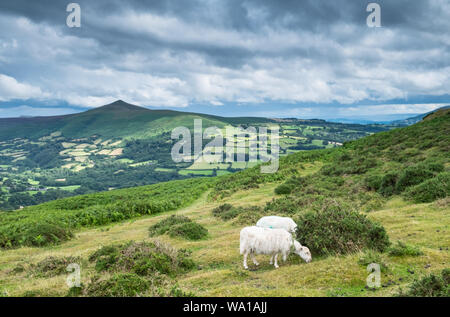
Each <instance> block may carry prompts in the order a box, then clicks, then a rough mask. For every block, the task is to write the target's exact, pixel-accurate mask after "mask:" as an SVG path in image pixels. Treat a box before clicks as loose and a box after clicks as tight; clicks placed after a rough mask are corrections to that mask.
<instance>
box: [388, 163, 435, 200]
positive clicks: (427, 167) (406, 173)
mask: <svg viewBox="0 0 450 317" xmlns="http://www.w3.org/2000/svg"><path fill="white" fill-rule="evenodd" d="M443 170H444V166H443V165H442V164H438V163H431V164H424V163H421V164H417V165H415V166H411V167H407V168H405V169H404V170H403V171H402V172H401V173H400V175H399V176H398V180H397V183H396V184H395V191H396V192H397V193H401V192H403V191H404V190H405V189H406V188H407V187H410V186H414V185H418V184H420V183H422V182H424V181H426V180H428V179H430V178H432V177H434V176H435V175H436V174H437V173H439V172H442V171H443Z"/></svg>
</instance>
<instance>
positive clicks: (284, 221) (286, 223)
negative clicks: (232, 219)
mask: <svg viewBox="0 0 450 317" xmlns="http://www.w3.org/2000/svg"><path fill="white" fill-rule="evenodd" d="M256 226H257V227H262V228H271V229H284V230H286V231H288V232H290V233H292V234H294V235H295V233H296V232H295V231H296V230H297V224H296V223H295V222H294V220H292V219H291V218H289V217H279V216H266V217H262V218H261V219H259V220H258V222H257V223H256Z"/></svg>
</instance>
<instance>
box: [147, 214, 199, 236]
mask: <svg viewBox="0 0 450 317" xmlns="http://www.w3.org/2000/svg"><path fill="white" fill-rule="evenodd" d="M190 221H191V219H189V218H188V217H185V216H178V215H172V216H170V217H167V218H164V219H163V220H161V221H159V222H157V223H156V224H154V225H152V226H151V227H150V228H149V233H150V236H151V237H153V236H158V235H162V234H164V233H166V232H167V231H168V230H169V229H170V227H172V226H175V225H179V224H183V223H186V222H190Z"/></svg>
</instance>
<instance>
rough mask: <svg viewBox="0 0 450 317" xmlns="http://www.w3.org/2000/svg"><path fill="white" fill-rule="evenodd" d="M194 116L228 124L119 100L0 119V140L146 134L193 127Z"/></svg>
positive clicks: (217, 119)
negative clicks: (68, 111) (83, 108)
mask: <svg viewBox="0 0 450 317" xmlns="http://www.w3.org/2000/svg"><path fill="white" fill-rule="evenodd" d="M194 118H202V119H203V120H204V121H205V123H207V124H210V125H217V126H218V127H223V126H224V125H225V124H226V123H225V121H224V120H223V118H220V117H214V116H208V115H200V114H193V113H192V114H191V113H185V112H177V111H171V110H150V109H147V108H143V107H138V106H134V105H131V104H128V103H126V102H124V101H121V100H118V101H116V102H114V103H111V104H109V105H106V106H103V107H99V108H95V109H92V110H89V111H85V112H81V113H76V114H71V115H65V116H55V117H33V118H11V119H9V118H8V119H0V140H7V139H13V138H28V139H37V138H41V137H44V136H47V135H49V134H51V133H54V132H57V131H59V132H62V135H63V136H64V137H67V138H82V137H90V136H93V135H101V136H103V137H114V138H131V137H135V138H139V137H140V138H143V137H150V136H155V135H158V134H161V133H162V132H165V131H171V130H172V129H173V128H175V127H177V126H187V127H191V126H193V119H194ZM238 121H239V120H238Z"/></svg>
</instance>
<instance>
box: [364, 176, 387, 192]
mask: <svg viewBox="0 0 450 317" xmlns="http://www.w3.org/2000/svg"><path fill="white" fill-rule="evenodd" d="M382 181H383V176H381V175H369V176H367V177H366V178H365V179H364V185H365V187H366V188H367V189H368V190H379V189H380V187H381V183H382Z"/></svg>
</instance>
